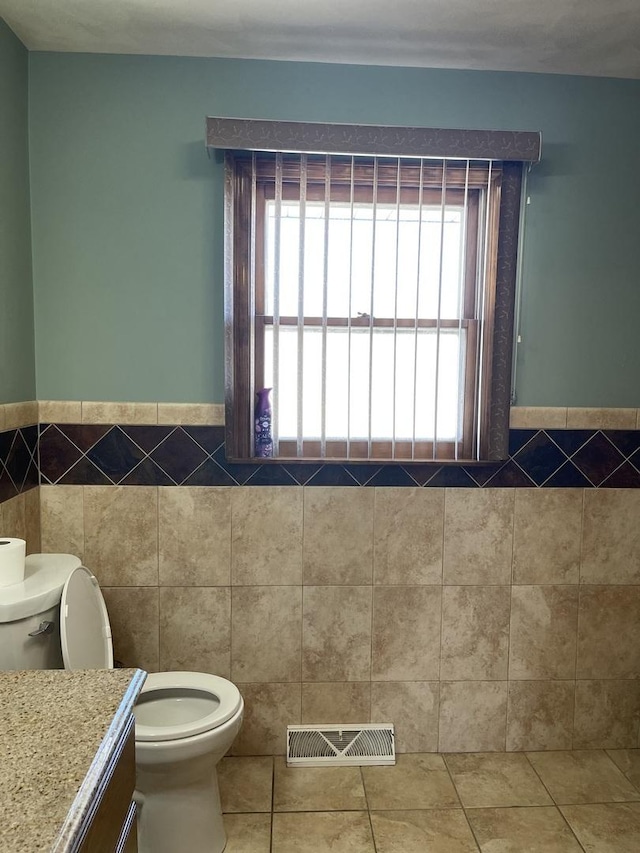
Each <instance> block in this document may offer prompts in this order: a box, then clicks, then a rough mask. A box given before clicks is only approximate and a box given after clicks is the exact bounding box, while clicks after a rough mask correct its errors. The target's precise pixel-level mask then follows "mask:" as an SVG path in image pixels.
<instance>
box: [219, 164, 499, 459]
mask: <svg viewBox="0 0 640 853" xmlns="http://www.w3.org/2000/svg"><path fill="white" fill-rule="evenodd" d="M235 160H236V161H237V162H242V164H243V166H242V168H243V169H244V172H245V177H246V181H248V182H249V185H250V193H249V194H250V198H251V219H250V226H249V233H250V235H251V236H250V244H251V251H250V259H251V260H250V270H249V287H250V294H251V296H250V306H251V308H250V311H251V314H252V318H253V320H252V328H251V334H250V349H251V351H252V353H253V356H252V359H251V361H252V363H253V364H255V371H254V372H253V374H252V377H251V381H252V385H253V388H252V389H251V394H252V396H253V393H254V392H255V391H257V390H258V389H259V388H262V387H271V388H272V389H273V391H272V412H273V414H272V429H273V439H274V456H278V457H285V458H302V457H304V458H319V459H330V458H344V459H405V460H418V459H420V460H440V459H451V460H458V459H473V458H476V459H478V458H480V456H481V447H482V444H483V441H484V439H485V436H484V429H485V423H484V422H483V418H482V417H479V413H481V412H482V409H483V405H482V404H483V400H484V399H486V396H487V394H488V387H489V381H490V361H488V360H487V359H486V358H483V355H484V354H486V352H487V349H488V346H489V343H490V339H491V330H492V329H491V326H492V311H491V309H492V306H493V303H494V298H495V297H494V291H495V275H496V257H497V225H498V213H499V201H500V186H501V174H502V164H501V162H499V161H494V160H470V159H466V160H463V159H459V158H456V159H447V158H443V159H438V160H434V159H421V158H416V157H411V158H405V157H394V158H391V157H371V156H366V157H360V156H343V155H329V154H326V155H313V154H306V153H300V154H295V153H293V154H292V153H265V152H253V153H252V154H250V155H248V154H244V155H235ZM237 162H236V166H237ZM249 428H250V426H249Z"/></svg>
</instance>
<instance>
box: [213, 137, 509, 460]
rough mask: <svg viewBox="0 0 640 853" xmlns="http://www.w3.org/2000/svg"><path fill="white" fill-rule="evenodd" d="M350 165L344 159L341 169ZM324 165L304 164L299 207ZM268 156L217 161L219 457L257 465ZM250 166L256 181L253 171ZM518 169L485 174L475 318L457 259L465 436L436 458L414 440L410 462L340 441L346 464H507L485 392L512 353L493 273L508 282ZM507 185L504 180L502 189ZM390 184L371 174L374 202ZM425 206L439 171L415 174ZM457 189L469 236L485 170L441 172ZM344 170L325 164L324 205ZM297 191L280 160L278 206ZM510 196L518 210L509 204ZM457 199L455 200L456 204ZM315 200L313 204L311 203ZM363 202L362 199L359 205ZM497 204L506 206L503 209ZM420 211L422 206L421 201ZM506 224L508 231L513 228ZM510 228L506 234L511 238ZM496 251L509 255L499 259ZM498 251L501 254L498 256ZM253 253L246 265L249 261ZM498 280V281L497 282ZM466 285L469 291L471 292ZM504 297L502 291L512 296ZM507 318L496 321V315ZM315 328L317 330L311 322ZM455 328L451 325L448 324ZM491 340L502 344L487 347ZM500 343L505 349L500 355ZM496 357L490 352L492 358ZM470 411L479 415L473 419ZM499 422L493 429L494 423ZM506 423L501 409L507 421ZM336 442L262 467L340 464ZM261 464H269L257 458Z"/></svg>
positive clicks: (473, 258) (360, 182)
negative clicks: (220, 225)
mask: <svg viewBox="0 0 640 853" xmlns="http://www.w3.org/2000/svg"><path fill="white" fill-rule="evenodd" d="M350 159H351V158H348V160H350ZM324 163H325V161H324V157H318V158H314V157H313V155H309V157H308V163H307V184H306V189H307V198H308V199H311V200H322V201H324V193H325V182H324V171H325V165H324ZM274 164H275V157H274V156H269V155H265V154H263V153H261V154H260V155H258V156H257V157H256V156H255V155H252V154H251V153H248V152H237V153H235V154H234V153H231V152H227V154H226V214H227V225H226V261H227V276H226V282H227V285H226V301H225V328H226V357H225V362H226V398H227V418H226V423H227V456H228V458H230V459H234V460H238V461H247V460H251V461H258V460H256V459H255V457H254V456H253V455H252V443H253V401H254V388H259V387H262V385H263V382H262V380H261V372H262V369H263V366H262V362H261V359H260V355H259V354H260V352H261V351H262V350H263V345H262V341H263V339H264V328H265V326H266V325H267V324H268V323H269V322H270V321H271V322H272V318H270V317H269V316H267V315H266V314H265V311H264V278H263V276H262V275H261V270H262V269H263V268H264V263H263V260H264V259H263V257H262V256H261V255H262V252H263V247H264V223H263V218H264V211H265V206H266V201H267V200H268V199H269V198H273V197H274V195H275V189H274V187H275V166H274ZM253 167H255V180H254V177H253V174H252V168H253ZM521 171H522V164H521V163H502V164H500V167H499V168H497V169H495V171H494V174H493V175H492V182H491V187H490V190H489V192H490V194H491V195H492V198H491V203H490V204H489V207H488V210H489V214H488V216H489V222H488V228H489V234H490V238H489V241H488V243H487V248H486V252H487V254H488V255H489V256H490V257H489V259H488V264H487V268H488V270H490V271H491V274H490V276H489V277H488V280H487V283H486V285H485V301H484V312H483V316H482V318H479V317H476V316H472V315H473V314H474V311H473V310H471V308H472V307H473V309H475V305H473V306H472V304H471V303H472V302H473V303H475V279H476V275H477V271H476V266H477V263H478V257H477V251H476V250H475V246H472V247H470V248H471V251H469V252H467V253H466V258H467V269H466V271H465V280H466V283H465V299H464V303H465V304H464V316H463V318H462V321H461V324H462V325H463V327H464V328H466V329H467V334H468V335H469V340H468V345H467V362H468V363H467V366H466V370H465V376H466V380H465V394H464V397H465V402H464V428H463V441H462V442H459V443H458V446H457V447H455V445H454V443H453V442H449V443H445V442H438V446H437V448H436V451H437V453H436V454H435V455H434V453H433V446H432V443H431V442H427V441H418V440H417V441H416V443H415V450H416V453H417V454H419V458H418V456H416V458H413V459H412V458H411V442H402V441H396V442H395V453H394V456H393V458H392V457H391V452H392V443H391V441H377V440H372V441H371V456H369V455H367V451H368V447H369V442H367V441H363V442H358V441H357V440H353V439H352V440H351V441H350V442H349V457H348V459H349V460H358V461H371V462H381V461H393V460H396V459H397V460H401V461H403V464H404V463H406V462H419V463H424V462H426V461H432V460H433V459H435V460H436V461H438V462H443V461H454V460H455V461H458V462H465V463H468V462H469V461H483V460H491V459H493V458H496V459H498V458H504V457H505V456H506V441H505V417H504V402H502V403H501V405H502V410H503V411H502V413H501V415H500V416H499V417H498V418H496V412H495V400H494V399H493V391H494V388H495V384H496V368H498V371H497V372H498V374H499V375H498V377H497V379H498V383H502V384H503V385H504V378H503V377H504V373H505V364H506V361H505V352H506V349H508V368H509V374H510V367H511V351H510V345H511V341H510V339H509V340H508V341H507V340H506V338H505V330H506V331H509V330H510V329H512V318H513V294H512V292H511V293H509V292H507V293H506V294H505V287H504V286H503V287H502V288H500V286H499V285H500V278H501V275H500V273H501V267H502V271H503V273H504V269H505V264H506V265H507V267H508V269H507V273H508V278H509V279H513V278H514V276H513V274H512V273H513V270H512V266H514V265H515V247H514V234H515V242H517V219H518V217H517V215H516V214H517V213H518V211H519V201H520V200H519V193H520V178H521ZM372 173H373V168H372V167H371V168H370V169H368V168H367V167H366V166H361V167H359V168H358V170H357V175H356V177H355V179H354V188H355V200H356V201H359V200H365V197H364V196H365V193H366V192H367V191H368V192H369V195H371V187H372V183H373V182H372ZM418 174H419V168H418V167H415V168H413V169H412V168H411V167H409V166H408V167H406V171H405V170H404V169H403V172H402V181H401V186H402V190H401V199H400V201H401V203H402V202H403V201H405V200H407V199H410V198H411V194H412V193H414V195H415V196H417V192H418V189H417V187H418V185H419V180H418V178H417V176H418ZM505 179H506V180H505ZM396 180H397V159H396V164H394V163H391V162H390V163H389V166H388V167H387V166H385V164H382V165H379V167H378V170H377V187H378V193H377V198H378V200H381V199H382V200H384V198H385V197H386V196H385V194H392V196H393V199H392V200H393V202H394V203H395V200H396V196H395V186H396ZM423 180H424V183H423V186H424V188H425V189H424V190H423V193H424V196H423V197H424V199H427V198H429V197H430V196H429V195H428V194H430V193H433V194H434V200H435V201H436V202H437V203H438V204H439V203H440V202H441V197H442V165H441V164H438V163H437V162H436V163H433V164H431V163H429V162H427V163H426V164H425V165H424V166H423ZM465 180H468V187H469V190H468V195H467V200H468V201H470V202H471V207H470V210H472V209H473V204H474V203H475V214H472V215H475V221H476V227H475V231H476V233H477V222H478V220H479V212H478V211H479V204H480V193H481V189H480V186H482V187H486V185H487V169H486V167H478V168H475V167H474V166H471V167H470V169H469V172H468V174H466V164H461V166H460V168H459V169H455V168H451V167H450V166H448V167H447V182H446V187H447V190H446V193H447V197H446V200H448V198H451V199H453V198H456V197H457V198H459V197H460V193H461V192H464V190H463V189H462V190H461V188H463V187H464V183H465ZM350 182H351V165H350V163H348V162H347V161H346V160H345V162H344V163H342V164H341V163H340V162H339V161H338V162H335V163H334V162H333V161H332V167H331V200H338V201H340V200H344V201H346V200H350V199H349V198H347V195H346V194H347V192H349V193H350V186H348V185H349V184H350ZM299 183H300V167H299V164H298V163H296V161H295V160H294V159H292V158H287V156H286V155H284V157H283V161H282V198H283V199H285V200H287V199H291V200H297V199H298V198H299V190H298V186H299ZM516 193H517V205H516V204H514V200H515V194H516ZM456 194H457V195H456ZM316 197H317V199H316ZM366 200H370V198H369V199H366ZM505 202H508V204H507V203H505ZM426 203H428V201H427V202H426ZM514 223H515V224H514ZM514 229H515V230H514ZM472 239H473V234H472V230H471V229H468V231H467V240H468V242H469V241H471V240H472ZM505 246H506V248H507V249H508V251H506V252H505ZM501 249H502V252H501ZM254 252H255V256H254ZM254 263H255V278H254V279H253V280H252V271H251V268H252V265H253V264H254ZM502 277H503V278H504V275H503V276H502ZM472 279H473V282H474V286H473V287H471V286H470V281H471V280H472ZM512 290H513V288H512V287H511V291H512ZM505 310H506V311H507V315H508V314H509V313H510V318H509V316H507V317H506V322H505V317H504V316H503V315H504V311H505ZM497 312H502V313H500V317H499V321H500V323H499V325H500V329H499V330H498V331H499V334H498V335H497V334H496V326H495V318H496V317H497V316H498V314H497ZM480 319H481V320H482V323H483V325H484V328H483V334H482V346H481V353H480V359H479V361H480V362H481V363H482V365H483V368H482V369H483V371H484V377H483V384H482V389H483V390H482V396H481V398H480V399H475V398H474V393H473V388H471V383H470V377H471V375H472V374H474V375H475V372H476V370H477V369H478V368H477V366H476V365H475V363H474V364H471V363H469V361H470V358H472V360H473V361H474V362H475V352H476V349H477V348H476V342H477V335H478V333H479V332H478V329H479V323H480ZM318 321H319V322H318ZM327 322H328V327H329V328H331V327H333V326H340V325H343V326H346V325H347V322H348V321H347V318H327ZM406 322H407V321H406V320H405V319H404V318H400V319H399V320H396V321H394V320H393V319H392V318H374V319H373V321H372V320H371V318H366V317H364V318H352V319H351V322H350V325H351V326H352V327H361V326H362V327H370V326H371V325H373V326H374V327H376V326H380V327H383V326H387V327H389V326H391V327H394V325H395V326H396V327H399V328H401V327H402V326H403V324H405V323H406ZM423 322H424V323H425V324H426V325H428V324H429V323H431V324H432V325H436V323H437V321H435V320H433V319H431V320H429V319H427V318H424V319H423V318H421V319H420V321H419V326H420V325H422V323H423ZM448 322H449V321H445V320H442V319H441V320H440V321H439V326H440V328H446V326H447V323H448ZM450 322H451V323H453V324H454V325H455V326H456V328H457V327H458V325H459V322H458V320H455V321H450ZM279 323H280V324H281V325H287V324H289V323H295V324H296V325H297V323H298V318H297V317H295V318H294V317H292V318H288V317H282V316H280V317H279ZM307 324H309V325H311V324H315V325H320V326H321V325H322V318H305V325H307ZM409 327H411V328H415V322H414V321H411V323H410V325H409ZM496 341H497V342H498V343H499V344H501V346H499V347H494V344H495V343H496ZM505 344H508V346H507V347H505ZM498 350H499V352H498ZM476 409H478V410H479V413H478V411H476ZM499 421H501V422H502V423H501V425H500V424H499V423H498V422H499ZM477 423H478V424H479V432H480V436H481V445H480V447H479V453H478V456H479V458H476V457H474V447H475V445H476V443H477V436H478V433H477V431H476V429H475V428H474V424H477ZM506 423H507V424H508V409H507V421H506ZM346 449H347V446H346V440H345V441H333V440H327V441H326V456H321V455H320V442H319V441H313V440H305V441H304V442H303V455H302V456H299V455H297V453H296V442H295V441H292V442H288V441H282V440H281V441H280V452H279V453H278V455H277V457H274V459H273V460H271V461H283V460H290V461H293V460H298V461H300V460H302V461H305V460H313V461H327V460H329V461H339V460H340V461H347V456H346ZM259 461H260V462H263V461H267V462H268V461H270V460H263V459H260V460H259Z"/></svg>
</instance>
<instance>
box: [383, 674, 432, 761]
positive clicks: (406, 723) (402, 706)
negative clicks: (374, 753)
mask: <svg viewBox="0 0 640 853" xmlns="http://www.w3.org/2000/svg"><path fill="white" fill-rule="evenodd" d="M439 704H440V685H439V684H438V683H437V682H427V681H404V682H403V681H394V682H380V681H379V682H373V683H372V685H371V720H372V722H375V723H393V724H394V725H395V732H396V751H397V752H435V751H436V750H437V749H438V711H439Z"/></svg>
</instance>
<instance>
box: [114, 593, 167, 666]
mask: <svg viewBox="0 0 640 853" xmlns="http://www.w3.org/2000/svg"><path fill="white" fill-rule="evenodd" d="M102 593H103V595H104V600H105V603H106V605H107V610H108V611H109V621H110V623H111V634H112V636H113V655H114V658H115V659H116V660H118V661H120V663H122V664H123V665H124V666H134V667H140V668H141V669H144V670H146V671H147V672H157V671H158V670H159V669H160V652H159V606H158V589H157V588H155V587H154V588H150V587H115V588H114V587H102Z"/></svg>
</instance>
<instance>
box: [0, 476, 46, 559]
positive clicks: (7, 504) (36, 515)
mask: <svg viewBox="0 0 640 853" xmlns="http://www.w3.org/2000/svg"><path fill="white" fill-rule="evenodd" d="M0 536H7V537H11V538H16V539H24V540H25V541H26V543H27V554H37V553H38V552H39V551H40V489H39V488H35V489H29V491H28V492H23V493H22V494H20V495H16V497H14V498H10V499H9V500H8V501H4V502H3V503H0Z"/></svg>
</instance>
